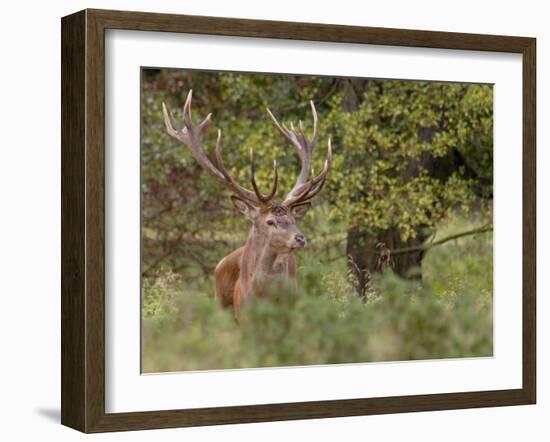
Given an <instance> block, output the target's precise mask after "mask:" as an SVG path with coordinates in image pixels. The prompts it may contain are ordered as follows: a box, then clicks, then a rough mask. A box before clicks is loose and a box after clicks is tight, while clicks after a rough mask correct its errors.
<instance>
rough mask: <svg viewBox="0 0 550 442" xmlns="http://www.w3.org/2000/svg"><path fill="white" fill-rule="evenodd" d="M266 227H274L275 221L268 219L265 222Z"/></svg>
mask: <svg viewBox="0 0 550 442" xmlns="http://www.w3.org/2000/svg"><path fill="white" fill-rule="evenodd" d="M267 225H268V226H274V225H275V221H273V220H272V219H268V220H267Z"/></svg>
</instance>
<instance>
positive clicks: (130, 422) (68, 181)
mask: <svg viewBox="0 0 550 442" xmlns="http://www.w3.org/2000/svg"><path fill="white" fill-rule="evenodd" d="M106 29H127V30H141V31H166V32H185V33H195V34H214V35H230V36H242V37H263V38H285V39H294V40H310V41H331V42H345V43H364V44H377V45H393V46H409V47H429V48H442V49H462V50H478V51H479V50H481V51H498V52H510V53H519V54H522V56H523V387H522V388H520V389H514V390H497V391H476V392H468V393H445V394H429V395H414V396H401V397H381V398H364V399H349V400H331V401H316V402H299V403H284V404H271V405H249V406H231V407H221V408H202V409H190V410H170V411H147V412H135V413H115V414H106V413H105V300H104V293H105V292H104V290H105V270H104V259H105V258H104V253H105V227H104V221H105V207H104V202H105V184H104V183H105V162H104V157H105V143H104V139H105V121H104V120H105V118H104V116H105V95H104V94H105V79H104V68H105V46H104V43H105V38H104V32H105V30H106ZM535 55H536V41H535V39H533V38H525V37H509V36H494V35H476V34H458V33H447V32H431V31H416V30H401V29H384V28H365V27H350V26H336V25H320V24H309V23H288V22H275V21H259V20H240V19H228V18H215V17H197V16H184V15H165V14H152V13H140V12H121V11H104V10H85V11H80V12H78V13H75V14H73V15H70V16H67V17H64V18H63V19H62V271H61V276H62V304H61V317H62V318H61V319H62V334H61V347H62V370H61V372H62V395H61V396H62V407H61V422H62V423H63V424H64V425H67V426H69V427H72V428H75V429H78V430H80V431H84V432H102V431H120V430H140V429H150V428H168V427H183V426H194V425H214V424H229V423H239V422H261V421H279V420H288V419H311V418H324V417H337V416H356V415H367V414H382V413H402V412H411V411H428V410H444V409H459V408H471V407H489V406H504V405H519V404H533V403H535V400H536V399H535V398H536V382H535V379H536V350H535V349H536V337H535V329H536V322H535V321H536V315H535V313H536V309H535V284H536V273H535V272H536V188H535V183H536V178H535V165H536V158H535V153H536V152H535V146H536V144H535V132H536V121H535V112H536V101H535V100H536V95H535V86H536V84H535V83H536V82H535V80H536V77H535V64H536V62H535Z"/></svg>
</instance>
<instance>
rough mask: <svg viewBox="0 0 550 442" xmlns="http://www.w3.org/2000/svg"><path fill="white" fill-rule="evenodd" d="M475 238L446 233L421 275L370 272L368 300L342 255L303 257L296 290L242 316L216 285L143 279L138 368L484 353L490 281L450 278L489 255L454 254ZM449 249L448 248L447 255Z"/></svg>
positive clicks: (488, 344)
mask: <svg viewBox="0 0 550 442" xmlns="http://www.w3.org/2000/svg"><path fill="white" fill-rule="evenodd" d="M489 236H490V235H489ZM476 247H478V242H476V240H475V239H473V238H465V239H463V240H461V244H460V245H459V246H458V248H457V246H456V245H453V244H452V243H451V244H450V245H449V246H447V248H446V249H444V248H440V249H434V250H433V252H429V253H428V255H431V254H433V255H439V256H437V257H434V259H433V260H432V257H431V256H428V257H427V259H426V262H427V264H428V265H427V266H426V267H428V269H429V270H426V271H427V273H428V275H429V278H428V280H427V281H425V282H424V283H422V282H419V281H417V282H411V281H408V280H404V279H401V278H399V277H397V276H396V275H394V274H392V273H391V272H385V273H384V274H380V275H376V276H375V277H374V280H373V286H374V287H375V291H374V293H373V294H372V295H371V296H370V297H369V301H368V302H366V303H365V302H362V301H361V299H359V298H358V296H357V295H356V293H355V292H354V291H353V290H352V289H351V288H350V284H349V282H348V280H347V277H346V274H345V272H343V271H342V270H341V268H342V265H341V263H335V264H334V265H333V266H327V265H326V264H323V265H321V264H319V263H316V262H314V261H313V260H312V259H309V260H306V261H304V262H305V263H306V264H305V265H304V266H302V267H301V268H300V269H299V270H300V285H299V288H298V290H295V289H294V288H292V287H288V286H286V285H285V284H284V283H283V282H281V283H280V284H278V285H277V289H276V290H274V291H273V293H271V294H270V295H268V296H266V297H265V298H263V299H260V300H257V301H254V302H251V303H250V304H248V305H246V306H245V308H244V309H243V310H242V313H241V316H240V326H237V325H236V323H235V321H234V320H233V316H232V312H231V311H224V310H222V309H220V307H219V306H218V305H217V303H216V301H215V299H214V297H213V296H212V295H211V294H210V293H211V291H212V289H210V290H208V291H206V290H205V289H200V288H190V286H189V284H187V283H186V281H185V280H183V279H182V278H181V277H179V276H177V275H175V274H171V273H164V274H163V275H162V276H160V277H158V278H156V279H155V280H150V281H148V282H147V283H146V284H144V287H143V315H144V319H143V370H144V371H145V372H161V371H178V370H199V369H222V368H223V369H227V368H242V367H273V366H289V365H316V364H339V363H357V362H373V361H396V360H415V359H440V358H458V357H478V356H490V355H491V354H492V304H491V296H490V287H487V286H485V287H482V288H481V289H480V286H481V285H482V284H483V283H485V284H487V283H488V282H487V281H488V280H487V278H479V276H480V275H479V274H481V273H482V272H481V271H480V272H478V273H479V274H477V273H476V277H475V278H474V280H473V283H472V284H462V285H456V283H455V281H456V278H454V277H452V276H453V275H459V276H460V278H461V279H463V280H468V277H467V275H461V274H460V272H461V271H462V266H463V265H465V266H466V270H464V271H465V272H467V271H468V270H467V268H468V266H469V265H473V268H476V265H477V266H478V267H479V265H480V264H481V263H486V262H488V254H490V253H491V252H490V250H488V249H490V247H489V248H487V247H483V248H482V249H480V250H481V251H480V254H479V255H478V259H479V260H478V262H477V264H472V263H469V264H468V263H467V264H463V263H462V262H461V259H460V258H459V257H458V256H459V255H458V254H460V256H462V255H463V253H464V252H465V251H468V252H471V250H472V249H475V248H476ZM447 249H449V250H447ZM446 254H452V255H454V256H452V257H450V256H448V257H447V258H446V259H447V261H444V260H443V258H444V257H445V255H446ZM445 265H447V266H448V267H447V270H445ZM457 267H458V271H457ZM435 275H438V276H437V277H436V276H435ZM447 276H450V277H449V278H447ZM463 277H464V278H463ZM434 287H435V290H434V289H433V288H434ZM458 289H460V290H461V291H460V292H459V291H458ZM205 293H209V294H208V295H206V294H205ZM480 293H481V296H480ZM483 293H484V294H483Z"/></svg>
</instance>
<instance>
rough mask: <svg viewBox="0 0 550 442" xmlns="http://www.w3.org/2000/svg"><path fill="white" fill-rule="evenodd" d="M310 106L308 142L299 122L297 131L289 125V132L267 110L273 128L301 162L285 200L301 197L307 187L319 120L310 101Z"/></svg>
mask: <svg viewBox="0 0 550 442" xmlns="http://www.w3.org/2000/svg"><path fill="white" fill-rule="evenodd" d="M309 104H310V106H311V113H312V116H313V135H312V137H311V139H310V140H308V138H307V136H306V134H305V131H304V127H303V125H302V122H301V121H300V122H299V123H298V130H295V129H294V125H293V124H291V125H290V130H289V129H288V128H287V127H286V126H285V125H284V124H281V123H279V121H278V120H277V118H275V116H274V115H273V113H272V112H271V111H270V110H269V109H267V112H268V114H269V116H270V117H271V119H272V120H273V122H274V123H275V126H276V127H277V129H279V131H280V132H281V133H282V134H283V136H284V137H285V138H286V139H287V140H288V141H289V142H290V143H291V144H292V146H293V147H294V149H295V150H296V152H297V153H298V157H299V158H300V162H301V169H300V173H299V174H298V178H297V179H296V184H295V185H294V187H293V188H292V190H291V191H290V192H289V193H288V195H287V198H293V197H294V196H295V195H297V194H298V195H301V194H302V193H303V192H304V191H305V189H306V188H307V186H305V184H306V183H307V182H308V178H309V169H310V163H311V155H312V152H313V149H314V148H315V146H316V144H317V139H318V133H319V119H318V117H317V111H316V109H315V104H314V103H313V101H312V100H311V101H310V102H309Z"/></svg>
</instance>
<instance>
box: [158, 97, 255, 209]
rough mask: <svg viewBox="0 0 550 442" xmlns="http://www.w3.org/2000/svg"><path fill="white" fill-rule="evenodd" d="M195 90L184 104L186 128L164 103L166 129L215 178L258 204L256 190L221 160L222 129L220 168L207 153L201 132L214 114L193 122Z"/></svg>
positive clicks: (219, 132)
mask: <svg viewBox="0 0 550 442" xmlns="http://www.w3.org/2000/svg"><path fill="white" fill-rule="evenodd" d="M192 97H193V91H192V90H190V91H189V93H188V94H187V98H186V100H185V104H184V106H183V122H184V128H183V129H178V128H175V127H174V126H175V125H174V120H173V118H172V115H170V112H169V111H168V108H167V107H166V104H165V103H162V112H163V114H164V124H165V125H166V131H167V132H168V135H170V136H171V137H173V138H175V139H177V140H178V141H179V142H181V143H182V144H185V145H186V146H187V147H188V148H189V150H190V151H191V153H192V155H193V156H194V157H195V160H196V161H197V162H198V163H199V164H200V165H201V166H202V168H203V169H204V170H205V171H206V172H208V173H209V174H210V175H211V176H212V177H213V178H215V179H216V180H217V181H218V182H220V183H221V184H223V185H224V186H225V187H226V188H228V189H229V190H231V191H232V192H235V193H236V194H238V195H239V196H241V197H242V198H244V199H246V200H248V201H250V202H252V203H254V204H256V203H258V202H259V201H258V200H257V198H256V195H255V193H254V192H252V191H250V190H248V189H245V188H244V187H242V186H241V185H240V184H238V183H237V182H236V181H235V180H234V179H233V178H231V176H230V175H229V174H228V173H227V171H226V169H225V167H224V166H223V161H221V131H219V130H218V138H217V140H216V158H217V162H218V165H219V167H220V168H219V169H218V168H217V167H216V166H214V164H212V162H211V161H210V159H209V158H208V156H207V155H206V153H205V151H204V148H203V146H202V143H201V139H200V137H201V132H202V131H203V129H204V128H206V127H207V126H208V125H209V124H210V119H211V117H212V114H208V115H207V116H206V118H205V119H204V120H202V121H201V122H200V123H199V124H198V125H195V124H193V120H192V118H191V105H192Z"/></svg>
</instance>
